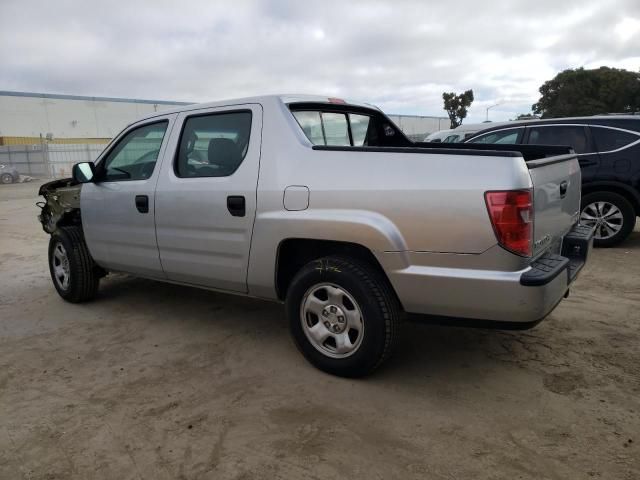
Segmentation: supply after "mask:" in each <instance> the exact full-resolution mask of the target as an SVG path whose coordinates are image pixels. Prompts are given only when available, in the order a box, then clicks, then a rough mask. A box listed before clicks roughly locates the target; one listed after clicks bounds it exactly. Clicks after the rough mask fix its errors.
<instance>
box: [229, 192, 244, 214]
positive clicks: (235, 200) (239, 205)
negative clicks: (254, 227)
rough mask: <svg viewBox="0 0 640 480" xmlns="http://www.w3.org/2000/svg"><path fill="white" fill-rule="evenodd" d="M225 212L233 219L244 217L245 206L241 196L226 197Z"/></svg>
mask: <svg viewBox="0 0 640 480" xmlns="http://www.w3.org/2000/svg"><path fill="white" fill-rule="evenodd" d="M227 210H229V213H230V214H231V215H233V216H234V217H244V216H245V215H246V213H247V206H246V202H245V200H244V197H243V196H242V195H230V196H228V197H227Z"/></svg>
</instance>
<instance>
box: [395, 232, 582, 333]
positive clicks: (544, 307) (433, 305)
mask: <svg viewBox="0 0 640 480" xmlns="http://www.w3.org/2000/svg"><path fill="white" fill-rule="evenodd" d="M592 246H593V232H592V231H591V229H589V228H585V227H581V226H576V227H575V228H574V229H573V230H572V231H571V232H570V233H569V234H568V235H567V236H565V238H564V239H563V248H562V255H545V256H543V257H541V258H538V259H537V260H536V261H535V262H533V263H532V264H531V265H530V266H527V267H526V268H524V269H521V270H517V271H507V272H504V271H494V270H480V269H464V268H443V267H441V266H439V267H433V266H424V265H411V266H408V267H406V268H401V269H396V270H392V271H389V270H387V271H388V274H389V279H390V281H391V284H392V285H393V287H394V289H395V291H396V293H397V294H398V297H399V299H400V301H401V302H402V305H403V307H404V309H405V310H406V311H407V312H408V313H416V314H425V315H432V316H438V317H452V318H460V319H469V320H479V321H480V320H488V321H497V322H508V323H512V324H513V323H523V324H526V323H535V322H538V321H540V320H542V319H543V318H544V317H546V316H547V315H548V314H549V313H550V312H551V311H552V310H553V309H554V308H555V307H556V306H557V305H558V303H559V302H560V301H561V300H562V298H563V297H564V296H565V295H566V293H567V291H568V289H569V287H570V285H571V283H572V282H573V281H574V280H575V279H576V277H577V275H578V273H579V272H580V270H581V269H582V267H583V266H584V264H585V262H586V260H587V258H588V255H589V252H590V251H591V248H592ZM383 266H384V265H383Z"/></svg>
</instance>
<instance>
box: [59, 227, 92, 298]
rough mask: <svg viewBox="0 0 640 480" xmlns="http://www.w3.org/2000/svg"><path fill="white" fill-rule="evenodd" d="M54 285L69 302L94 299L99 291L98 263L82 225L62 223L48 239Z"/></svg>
mask: <svg viewBox="0 0 640 480" xmlns="http://www.w3.org/2000/svg"><path fill="white" fill-rule="evenodd" d="M49 271H50V273H51V280H53V286H54V287H55V288H56V290H57V292H58V294H59V295H60V296H61V297H62V298H63V299H65V300H66V301H68V302H72V303H79V302H85V301H87V300H91V299H92V298H93V297H95V295H96V293H97V291H98V284H99V282H100V271H99V267H98V266H97V265H96V264H95V263H94V262H93V259H92V258H91V255H90V254H89V250H88V249H87V245H86V243H85V241H84V236H83V234H82V229H81V228H80V227H61V228H59V229H57V230H56V231H55V232H53V234H52V235H51V239H50V240H49Z"/></svg>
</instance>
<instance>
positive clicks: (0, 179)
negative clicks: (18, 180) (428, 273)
mask: <svg viewBox="0 0 640 480" xmlns="http://www.w3.org/2000/svg"><path fill="white" fill-rule="evenodd" d="M0 183H2V184H4V185H8V184H9V183H13V175H11V174H10V173H3V174H2V175H0Z"/></svg>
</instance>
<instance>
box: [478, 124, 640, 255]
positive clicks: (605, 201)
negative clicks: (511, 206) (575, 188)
mask: <svg viewBox="0 0 640 480" xmlns="http://www.w3.org/2000/svg"><path fill="white" fill-rule="evenodd" d="M467 143H485V144H531V145H568V146H571V147H573V149H574V150H575V151H576V153H577V154H578V159H579V161H580V167H581V169H582V206H581V213H580V222H581V223H582V224H584V225H589V226H594V227H596V230H595V232H596V233H595V241H594V243H595V245H596V246H599V247H611V246H614V245H617V244H618V243H620V242H621V241H623V240H624V239H625V238H626V237H627V236H628V235H629V234H630V233H631V231H633V227H634V226H635V223H636V216H640V118H639V117H637V116H632V115H604V116H592V117H576V118H552V119H546V120H532V121H531V120H530V121H523V122H510V123H509V124H508V125H504V124H503V125H501V126H495V127H491V128H487V129H485V130H482V131H480V132H477V133H476V134H475V135H474V136H473V137H471V138H469V139H468V140H467Z"/></svg>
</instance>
